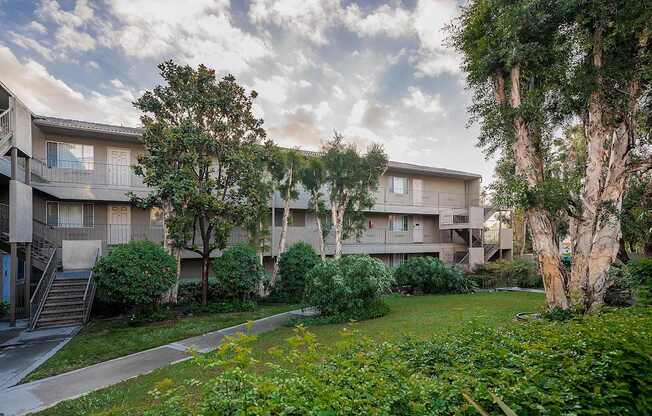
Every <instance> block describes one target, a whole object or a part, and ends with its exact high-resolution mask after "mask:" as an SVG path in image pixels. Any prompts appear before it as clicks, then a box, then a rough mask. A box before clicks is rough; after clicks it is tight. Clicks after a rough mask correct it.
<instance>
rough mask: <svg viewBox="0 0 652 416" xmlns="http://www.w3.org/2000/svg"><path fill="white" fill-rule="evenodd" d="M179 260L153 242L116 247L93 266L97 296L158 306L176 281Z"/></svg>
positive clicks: (133, 303) (135, 305)
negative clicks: (163, 295)
mask: <svg viewBox="0 0 652 416" xmlns="http://www.w3.org/2000/svg"><path fill="white" fill-rule="evenodd" d="M176 269H177V262H176V261H175V259H174V257H172V256H170V255H169V254H167V253H166V252H165V250H163V248H162V247H161V246H159V245H157V244H155V243H153V242H151V241H130V242H129V243H127V244H122V245H119V246H116V247H114V248H113V249H112V250H111V251H110V252H109V253H108V254H106V255H104V256H102V257H101V258H100V259H99V261H98V262H97V264H96V265H95V267H94V268H93V278H94V279H95V282H96V283H97V293H98V297H100V298H102V299H104V300H105V301H109V302H116V303H121V304H125V305H128V306H131V307H143V306H153V305H158V303H159V300H160V296H161V295H162V294H163V293H164V292H166V291H167V290H168V289H170V287H172V285H173V284H174V283H175V282H176Z"/></svg>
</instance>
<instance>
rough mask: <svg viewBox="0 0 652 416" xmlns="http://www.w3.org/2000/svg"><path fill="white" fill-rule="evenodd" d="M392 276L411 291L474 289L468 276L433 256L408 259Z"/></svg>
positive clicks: (447, 291)
mask: <svg viewBox="0 0 652 416" xmlns="http://www.w3.org/2000/svg"><path fill="white" fill-rule="evenodd" d="M394 278H395V279H396V283H397V284H398V285H399V286H405V287H407V288H408V290H409V291H410V292H412V293H413V292H414V291H420V292H422V293H467V292H471V291H473V289H474V283H473V282H472V281H471V279H470V278H468V277H467V276H465V275H464V274H463V273H461V272H460V271H459V270H457V269H454V268H452V267H448V266H446V265H444V263H442V262H441V261H439V260H438V259H436V258H434V257H412V258H410V259H408V260H407V261H406V262H404V263H402V264H401V265H400V266H398V267H397V268H396V270H395V271H394Z"/></svg>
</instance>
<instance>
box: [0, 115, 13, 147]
mask: <svg viewBox="0 0 652 416" xmlns="http://www.w3.org/2000/svg"><path fill="white" fill-rule="evenodd" d="M12 112H13V111H12V109H11V108H9V109H8V110H4V111H3V112H2V113H0V140H2V139H4V138H5V136H8V135H10V134H11V133H12V132H13V130H14V128H13V125H12V124H13V123H12Z"/></svg>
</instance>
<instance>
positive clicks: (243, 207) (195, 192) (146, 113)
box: [134, 61, 271, 304]
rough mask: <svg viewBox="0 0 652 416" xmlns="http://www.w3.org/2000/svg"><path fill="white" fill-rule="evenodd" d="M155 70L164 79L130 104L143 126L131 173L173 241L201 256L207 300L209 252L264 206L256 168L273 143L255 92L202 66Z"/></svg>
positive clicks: (262, 180) (261, 179)
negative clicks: (161, 211)
mask: <svg viewBox="0 0 652 416" xmlns="http://www.w3.org/2000/svg"><path fill="white" fill-rule="evenodd" d="M158 68H159V70H160V74H161V76H162V77H163V79H164V81H165V84H164V85H159V86H157V87H155V88H154V89H153V90H151V91H146V92H145V93H144V94H143V95H142V96H141V97H140V98H139V99H138V100H136V102H135V103H134V105H135V106H136V108H138V109H139V110H141V111H142V112H143V115H142V116H141V121H142V124H143V126H144V128H145V130H144V133H143V144H144V147H145V153H144V154H143V155H142V156H140V157H139V159H138V160H139V166H138V167H137V168H136V172H137V173H138V174H140V175H142V176H143V177H144V182H145V184H147V185H148V186H149V187H151V188H152V189H153V191H151V193H150V195H149V196H148V197H146V198H143V199H136V202H137V203H139V204H141V205H144V206H151V205H154V204H157V203H160V202H161V201H167V202H168V203H169V205H170V207H171V209H170V211H169V214H168V217H167V218H166V220H165V226H166V229H167V230H168V232H169V233H170V236H171V239H172V240H173V241H174V242H175V243H176V244H177V245H178V246H179V247H182V248H184V249H186V250H190V251H193V252H195V253H198V254H199V255H200V256H201V258H202V303H204V304H206V302H207V296H208V274H209V270H210V262H211V254H212V253H213V252H214V251H215V250H221V249H224V248H225V247H226V245H227V241H228V239H229V236H230V234H231V232H232V230H233V229H234V228H235V227H242V226H246V224H247V220H248V219H250V218H252V217H257V215H258V214H259V213H260V211H261V209H262V208H261V205H265V204H267V201H268V197H269V184H267V183H266V182H265V181H266V179H265V177H264V176H263V175H261V172H264V170H265V165H266V162H265V161H266V157H267V156H266V153H267V152H268V151H269V146H271V144H270V143H269V142H266V143H263V141H264V140H265V130H264V129H263V120H262V119H258V118H256V117H255V116H254V115H253V113H252V110H251V109H252V105H253V101H254V99H255V98H256V96H257V94H256V92H255V91H252V92H251V93H246V92H245V90H244V88H242V87H241V86H240V85H239V84H238V83H237V82H236V80H235V78H234V77H233V76H232V75H227V76H225V77H224V78H222V79H220V80H218V79H217V78H216V76H215V71H213V70H212V69H209V68H207V67H205V66H204V65H200V66H199V67H198V68H196V69H195V68H192V67H190V66H181V65H178V64H176V63H174V62H172V61H168V62H164V63H162V64H160V65H159V66H158Z"/></svg>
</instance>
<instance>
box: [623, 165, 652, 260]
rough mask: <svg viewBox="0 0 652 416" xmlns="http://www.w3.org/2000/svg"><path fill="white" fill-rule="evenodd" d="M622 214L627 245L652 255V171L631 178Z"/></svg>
mask: <svg viewBox="0 0 652 416" xmlns="http://www.w3.org/2000/svg"><path fill="white" fill-rule="evenodd" d="M621 215H622V225H623V241H624V243H625V245H626V246H627V247H628V248H629V250H630V251H636V252H642V253H643V254H644V255H645V256H648V257H652V173H650V172H648V173H646V174H638V175H634V176H632V177H631V178H630V179H629V181H628V183H627V192H626V193H625V198H624V200H623V210H622V214H621Z"/></svg>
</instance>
